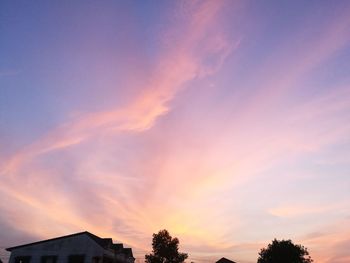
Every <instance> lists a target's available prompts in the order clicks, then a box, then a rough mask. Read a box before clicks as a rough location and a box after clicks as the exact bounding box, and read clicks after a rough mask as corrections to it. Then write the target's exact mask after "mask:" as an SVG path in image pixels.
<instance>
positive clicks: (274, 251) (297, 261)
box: [258, 239, 313, 263]
mask: <svg viewBox="0 0 350 263" xmlns="http://www.w3.org/2000/svg"><path fill="white" fill-rule="evenodd" d="M311 262H313V260H312V259H311V257H310V256H309V252H308V251H307V249H306V248H305V247H304V246H302V245H294V244H293V243H292V241H291V240H281V241H279V240H276V239H274V240H273V241H272V244H269V245H268V246H267V248H263V249H261V251H260V253H259V258H258V263H311Z"/></svg>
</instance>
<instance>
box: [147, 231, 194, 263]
mask: <svg viewBox="0 0 350 263" xmlns="http://www.w3.org/2000/svg"><path fill="white" fill-rule="evenodd" d="M152 248H153V250H152V253H151V254H149V255H146V256H145V259H146V263H182V262H184V261H185V259H186V258H187V257H188V255H187V254H186V253H180V252H179V240H178V239H177V238H176V237H175V238H172V237H171V236H170V234H169V232H168V231H167V230H165V229H164V230H161V231H159V232H158V234H153V240H152Z"/></svg>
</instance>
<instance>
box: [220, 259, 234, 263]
mask: <svg viewBox="0 0 350 263" xmlns="http://www.w3.org/2000/svg"><path fill="white" fill-rule="evenodd" d="M216 263H236V262H234V261H232V260H229V259H227V258H221V259H219V260H218V261H216Z"/></svg>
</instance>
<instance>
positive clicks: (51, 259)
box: [41, 256, 57, 263]
mask: <svg viewBox="0 0 350 263" xmlns="http://www.w3.org/2000/svg"><path fill="white" fill-rule="evenodd" d="M56 261H57V256H42V257H41V263H56Z"/></svg>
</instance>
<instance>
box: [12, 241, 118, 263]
mask: <svg viewBox="0 0 350 263" xmlns="http://www.w3.org/2000/svg"><path fill="white" fill-rule="evenodd" d="M79 254H84V255H85V260H84V263H98V262H99V263H101V262H102V260H100V261H96V258H95V257H99V258H100V259H102V258H103V256H104V255H107V257H111V258H113V256H114V255H113V252H111V251H107V250H104V249H103V248H102V247H100V246H99V245H98V244H96V242H94V241H93V240H92V239H91V238H89V237H88V236H86V235H78V236H72V237H67V238H62V239H58V240H53V241H47V242H43V243H39V244H35V245H31V246H26V247H23V248H18V249H14V250H13V251H12V253H11V257H10V261H9V263H15V258H16V257H19V256H30V257H31V259H30V263H42V260H41V259H42V256H57V261H56V262H55V263H67V262H68V257H69V256H70V255H79ZM94 258H95V259H94Z"/></svg>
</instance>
